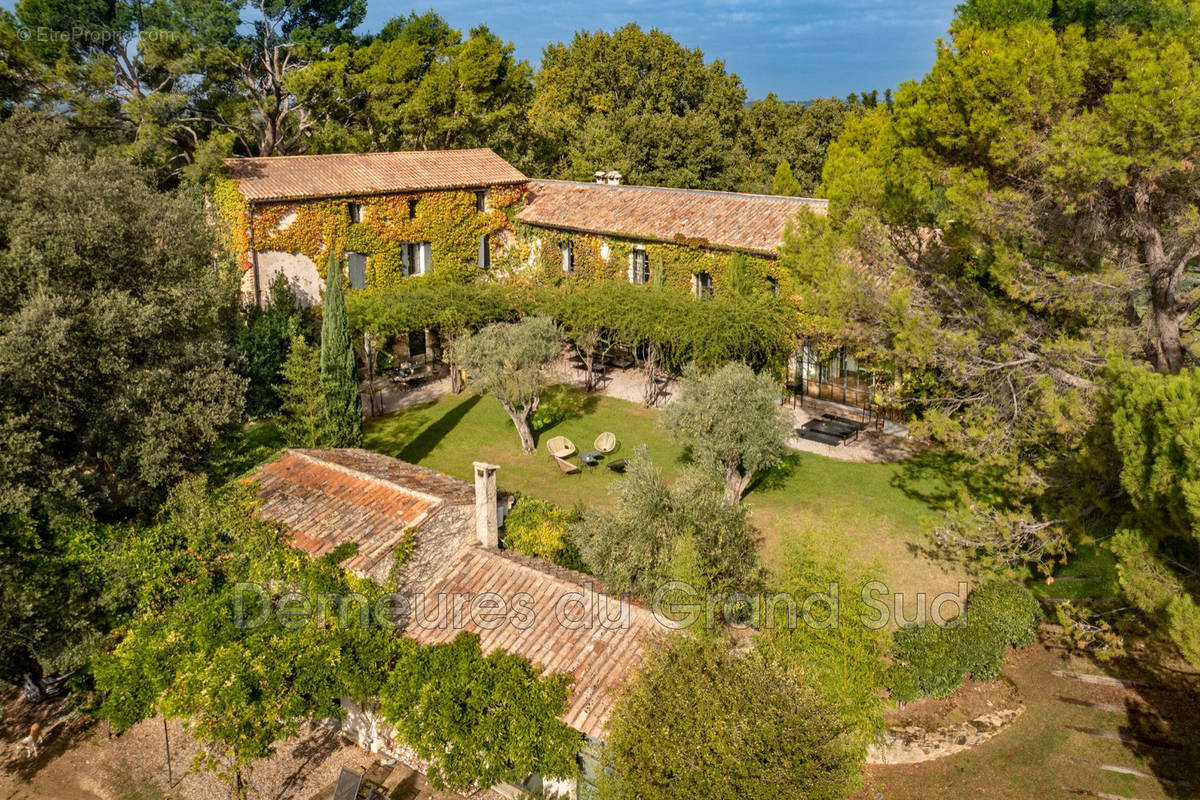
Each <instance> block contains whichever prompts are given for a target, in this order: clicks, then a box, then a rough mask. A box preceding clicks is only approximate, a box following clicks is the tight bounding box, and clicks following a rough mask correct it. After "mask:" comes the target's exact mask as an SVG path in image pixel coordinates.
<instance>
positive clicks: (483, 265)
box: [479, 233, 492, 269]
mask: <svg viewBox="0 0 1200 800" xmlns="http://www.w3.org/2000/svg"><path fill="white" fill-rule="evenodd" d="M491 265H492V249H491V247H490V246H489V245H488V237H487V234H486V233H485V234H484V235H482V236H480V237H479V268H480V269H487V268H488V267H490V266H491Z"/></svg>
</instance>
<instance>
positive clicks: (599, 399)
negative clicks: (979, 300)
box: [365, 387, 960, 607]
mask: <svg viewBox="0 0 1200 800" xmlns="http://www.w3.org/2000/svg"><path fill="white" fill-rule="evenodd" d="M657 418H658V412H657V411H655V410H653V409H645V408H642V407H641V406H639V405H637V404H634V403H629V402H626V401H624V400H618V399H615V398H611V397H605V396H602V395H584V394H582V393H580V392H578V391H576V390H572V389H563V388H559V387H555V388H554V389H553V390H551V391H550V392H548V393H547V395H546V396H545V397H544V398H543V402H542V409H541V410H540V411H539V412H538V416H537V417H536V418H535V420H534V422H535V425H534V434H535V436H536V438H537V440H538V442H539V447H538V451H537V452H536V453H535V454H533V455H525V454H523V453H522V452H521V448H520V441H519V440H518V438H517V434H516V431H515V429H514V428H513V426H512V422H511V421H510V420H509V418H508V416H507V415H506V414H505V413H504V410H503V409H502V408H501V407H500V405H499V404H498V403H497V402H496V401H495V399H493V398H491V397H489V396H479V395H473V394H462V395H447V396H444V397H442V398H441V399H439V400H437V401H436V402H432V403H426V404H423V405H420V406H416V407H413V408H410V409H406V410H403V411H399V412H396V413H394V414H389V415H387V416H384V417H380V418H377V419H374V420H370V421H368V424H367V430H366V442H365V445H366V447H368V448H370V449H372V450H377V451H379V452H382V453H386V454H388V455H391V456H395V457H397V458H401V459H404V460H406V461H412V462H415V463H418V464H423V465H425V466H428V467H431V468H433V469H436V470H439V471H441V472H446V473H448V474H450V475H455V476H458V477H461V478H470V477H471V462H472V461H489V462H491V463H493V464H498V465H500V467H501V469H500V472H499V473H498V476H497V477H498V481H499V484H500V487H501V488H502V489H503V490H506V491H519V492H522V493H525V494H530V495H535V496H538V497H542V498H545V499H547V500H551V501H553V502H555V503H558V504H560V505H564V506H574V505H581V506H583V507H585V508H590V507H597V506H604V505H606V504H608V503H610V502H611V497H610V495H609V493H608V486H609V484H610V483H612V481H613V480H615V479H616V478H617V476H616V474H615V473H613V472H612V471H610V470H607V469H605V468H603V467H595V468H584V471H583V472H582V473H581V474H578V475H564V474H562V472H561V471H560V470H559V468H558V466H557V465H556V464H555V463H554V460H553V459H552V458H551V457H550V456H549V454H547V453H546V451H545V449H544V445H543V443H544V442H545V441H546V440H547V439H549V438H550V437H551V436H558V435H561V436H566V437H567V438H569V439H571V441H573V442H574V443H575V444H576V446H577V447H579V448H581V449H590V448H591V443H592V442H593V441H594V439H595V438H596V436H597V435H598V434H599V433H601V432H602V431H612V432H613V433H615V434H616V436H617V440H618V442H619V449H618V451H617V452H616V453H614V454H613V456H611V457H610V458H619V457H621V456H628V455H630V454H632V453H633V452H634V450H635V449H636V448H637V447H639V446H645V447H646V449H647V450H648V452H649V454H650V457H651V459H652V460H653V461H654V463H655V464H656V465H658V466H659V468H660V469H661V470H662V471H663V472H664V474H665V475H666V476H667V477H668V478H671V477H673V476H675V475H676V474H678V471H679V469H680V468H681V467H682V466H683V465H684V464H685V463H686V462H685V456H684V453H683V451H682V449H681V448H680V447H679V446H678V445H676V444H675V443H674V442H672V441H671V439H670V438H669V437H668V436H667V434H666V433H665V432H664V431H663V430H662V429H660V428H659V427H658V425H657V424H656V421H657ZM902 472H903V467H902V466H900V465H888V464H864V463H853V462H845V461H836V460H833V459H830V458H825V457H823V456H818V455H813V454H810V453H793V454H792V455H790V456H789V458H788V460H787V462H786V463H785V464H784V465H783V466H782V467H780V468H779V469H776V470H775V471H773V472H772V473H771V474H769V475H767V476H765V477H764V479H763V480H761V481H759V482H758V484H757V485H756V486H754V487H753V488H752V490H751V491H750V493H749V494H748V495H747V497H746V500H747V503H748V504H749V505H750V507H751V508H752V510H753V513H754V520H755V523H756V524H757V526H758V527H759V529H760V530H761V531H762V533H763V543H762V552H763V557H764V561H765V563H766V564H767V565H768V566H769V567H773V566H775V565H777V564H778V563H779V560H780V556H782V555H783V554H785V553H786V552H787V551H788V548H789V547H790V546H792V544H793V543H797V542H803V543H804V546H808V547H814V548H817V549H819V550H821V551H822V552H824V553H827V554H829V555H837V556H844V557H846V558H848V559H850V560H851V561H852V562H854V563H856V564H858V565H860V566H862V567H863V568H864V569H868V570H869V571H870V574H871V576H872V577H878V578H880V579H882V580H884V581H885V582H886V583H888V584H889V586H890V587H892V590H893V591H903V592H905V593H906V597H913V596H915V594H916V593H917V592H923V593H926V594H929V595H932V594H936V593H938V592H942V591H953V590H954V589H955V584H956V581H957V580H958V579H959V577H960V576H959V575H957V574H956V573H954V572H953V571H951V570H950V569H949V568H948V567H946V566H944V565H942V564H940V563H939V562H937V561H935V560H934V559H932V558H931V557H929V556H928V555H927V554H925V553H924V549H925V548H926V546H927V542H928V533H927V532H928V530H929V526H930V524H931V522H932V521H933V520H934V519H936V518H937V511H936V509H935V507H934V505H932V504H931V503H930V501H929V499H928V496H927V493H926V492H924V491H918V490H914V484H913V482H912V481H909V480H902ZM931 480H932V479H931ZM908 602H909V603H910V604H911V603H915V597H914V599H913V600H910V601H908ZM910 607H911V606H910Z"/></svg>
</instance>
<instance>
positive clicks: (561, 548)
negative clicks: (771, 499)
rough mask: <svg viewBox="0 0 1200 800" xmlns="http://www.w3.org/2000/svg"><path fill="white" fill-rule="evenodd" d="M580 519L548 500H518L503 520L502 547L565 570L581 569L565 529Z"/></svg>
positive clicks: (518, 498)
mask: <svg viewBox="0 0 1200 800" xmlns="http://www.w3.org/2000/svg"><path fill="white" fill-rule="evenodd" d="M578 518H579V515H578V514H576V513H574V512H571V511H568V510H567V509H565V508H562V507H561V506H557V505H555V504H554V503H551V502H549V501H548V500H539V499H538V498H536V497H525V496H518V497H517V501H516V504H515V505H514V506H513V508H512V511H510V512H509V513H508V515H507V516H505V518H504V546H505V547H506V548H508V549H509V550H516V551H518V552H521V553H525V554H526V555H530V556H534V557H536V558H543V559H545V560H546V561H551V562H553V563H555V564H558V565H559V566H560V567H566V568H567V569H576V570H582V569H583V561H582V560H581V559H580V557H579V550H578V549H577V548H576V547H575V545H574V544H573V543H572V542H571V540H570V539H569V538H568V537H567V529H568V528H569V527H570V525H571V523H572V522H574V521H575V520H576V519H578Z"/></svg>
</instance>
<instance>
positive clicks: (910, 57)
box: [363, 0, 960, 100]
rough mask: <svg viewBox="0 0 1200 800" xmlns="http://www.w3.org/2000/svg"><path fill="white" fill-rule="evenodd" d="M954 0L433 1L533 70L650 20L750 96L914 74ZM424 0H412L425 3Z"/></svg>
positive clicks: (376, 7)
mask: <svg viewBox="0 0 1200 800" xmlns="http://www.w3.org/2000/svg"><path fill="white" fill-rule="evenodd" d="M959 2H960V0H892V2H888V1H887V0H840V1H839V0H619V1H618V2H604V1H603V0H528V1H527V2H522V1H521V0H505V1H504V2H500V3H480V2H478V0H444V1H443V2H434V3H433V4H432V7H433V10H435V11H437V12H438V13H439V14H441V15H442V16H443V17H445V18H446V20H447V21H449V22H450V24H451V25H452V26H454V27H455V28H459V29H461V30H462V31H463V32H464V33H465V32H466V31H467V30H469V29H470V28H472V27H474V26H475V25H478V24H480V23H486V24H487V25H488V27H490V28H491V29H492V31H493V32H494V33H495V34H496V35H498V36H500V37H501V38H502V39H505V40H506V41H511V42H513V44H514V45H516V50H517V55H518V57H520V58H523V59H526V60H527V61H529V63H530V64H532V65H533V66H534V68H536V67H537V66H538V63H539V62H540V61H541V56H542V48H543V47H544V46H545V45H546V44H547V43H548V42H569V41H570V40H571V36H572V35H573V34H574V32H575V31H577V30H581V29H584V30H597V29H604V30H611V29H613V28H619V27H620V26H622V25H625V24H626V23H629V22H636V23H638V24H639V25H641V26H642V27H643V28H647V29H648V28H658V29H659V30H661V31H665V32H666V33H669V34H671V35H672V36H673V37H675V39H676V40H677V41H679V42H680V43H682V44H683V45H685V46H687V47H693V48H695V47H698V48H700V49H701V50H703V51H704V55H705V57H706V58H707V59H709V60H711V59H714V58H715V59H720V60H722V61H724V62H725V68H726V69H727V70H729V71H731V72H735V73H737V74H738V76H740V77H741V79H742V82H743V83H744V84H745V86H746V91H747V93H748V95H749V96H750V98H751V99H755V98H759V97H764V96H766V95H767V94H768V93H770V92H774V93H775V94H776V95H778V96H779V97H780V98H781V99H783V100H810V99H812V98H815V97H845V96H846V95H847V94H849V93H851V92H863V91H870V90H871V89H878V90H879V93H880V95H882V94H883V90H884V89H887V88H892V89H895V88H896V87H897V86H899V85H900V83H901V82H903V81H905V80H909V79H920V78H921V77H922V76H923V75H924V74H925V73H926V72H928V71H929V68H930V67H931V66H933V61H934V56H935V53H934V41H935V40H936V39H937V38H938V37H939V36H944V35H945V32H946V29H947V28H948V27H949V25H950V18H951V16H952V15H953V13H954V7H955V6H956V5H958V3H959ZM425 8H426V7H425V6H416V9H417V10H419V11H424V10H425ZM409 10H410V8H409V7H408V6H406V5H404V4H402V3H397V2H394V1H393V2H387V1H386V0H368V4H367V19H366V22H365V24H364V26H363V29H364V30H367V31H377V30H379V29H380V28H381V27H383V24H384V23H385V22H387V20H388V19H390V18H391V17H394V16H397V15H401V14H407V13H408V11H409Z"/></svg>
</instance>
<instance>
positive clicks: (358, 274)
mask: <svg viewBox="0 0 1200 800" xmlns="http://www.w3.org/2000/svg"><path fill="white" fill-rule="evenodd" d="M346 272H347V274H348V275H349V277H350V288H351V289H365V288H367V257H366V256H365V255H363V254H362V253H346Z"/></svg>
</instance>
